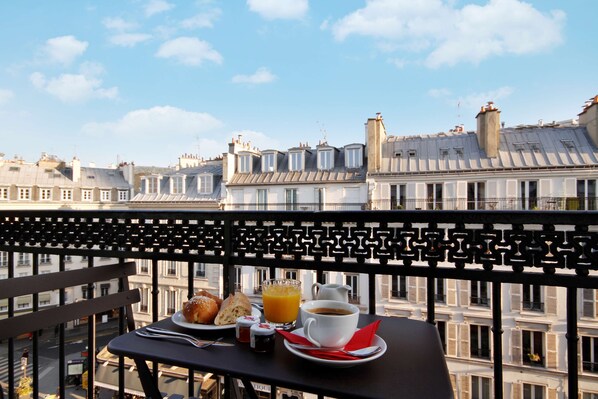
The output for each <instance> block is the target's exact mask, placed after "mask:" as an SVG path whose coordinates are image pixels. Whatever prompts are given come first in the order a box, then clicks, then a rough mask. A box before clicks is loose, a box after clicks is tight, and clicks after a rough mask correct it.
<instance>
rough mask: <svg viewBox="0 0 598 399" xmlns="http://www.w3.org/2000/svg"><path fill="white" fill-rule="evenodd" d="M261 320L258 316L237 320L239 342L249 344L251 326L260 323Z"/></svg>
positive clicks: (243, 317) (242, 317)
mask: <svg viewBox="0 0 598 399" xmlns="http://www.w3.org/2000/svg"><path fill="white" fill-rule="evenodd" d="M259 322H260V318H259V317H258V316H241V317H239V318H238V319H237V324H236V327H235V329H236V335H237V341H239V342H243V343H248V342H249V341H250V339H251V335H250V330H251V326H252V325H254V324H256V323H259Z"/></svg>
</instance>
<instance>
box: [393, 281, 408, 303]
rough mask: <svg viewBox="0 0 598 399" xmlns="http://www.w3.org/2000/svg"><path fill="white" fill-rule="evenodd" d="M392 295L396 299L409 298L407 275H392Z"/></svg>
mask: <svg viewBox="0 0 598 399" xmlns="http://www.w3.org/2000/svg"><path fill="white" fill-rule="evenodd" d="M390 296H391V297H392V298H396V299H407V276H392V289H391V291H390Z"/></svg>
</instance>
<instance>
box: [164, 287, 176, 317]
mask: <svg viewBox="0 0 598 399" xmlns="http://www.w3.org/2000/svg"><path fill="white" fill-rule="evenodd" d="M176 309H177V305H176V291H167V292H166V309H165V310H166V315H172V314H174V313H175V312H176Z"/></svg>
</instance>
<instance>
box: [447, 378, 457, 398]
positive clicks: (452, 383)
mask: <svg viewBox="0 0 598 399" xmlns="http://www.w3.org/2000/svg"><path fill="white" fill-rule="evenodd" d="M449 378H450V379H451V385H452V387H453V396H454V397H455V398H458V397H459V396H457V376H456V375H455V374H449Z"/></svg>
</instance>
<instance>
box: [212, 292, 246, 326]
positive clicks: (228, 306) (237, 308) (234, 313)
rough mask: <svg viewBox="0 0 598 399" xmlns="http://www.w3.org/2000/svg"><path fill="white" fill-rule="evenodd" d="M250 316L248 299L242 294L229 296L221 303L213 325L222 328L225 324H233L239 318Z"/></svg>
mask: <svg viewBox="0 0 598 399" xmlns="http://www.w3.org/2000/svg"><path fill="white" fill-rule="evenodd" d="M250 314H251V303H250V302H249V298H247V296H246V295H245V294H243V293H242V292H237V293H235V294H230V295H229V296H228V298H226V299H225V300H224V302H222V306H221V307H220V311H219V312H218V315H217V316H216V319H215V320H214V324H216V325H217V326H222V325H225V324H234V323H235V322H236V321H237V318H238V317H240V316H249V315H250Z"/></svg>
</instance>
